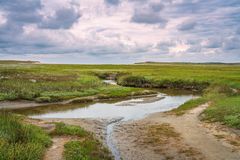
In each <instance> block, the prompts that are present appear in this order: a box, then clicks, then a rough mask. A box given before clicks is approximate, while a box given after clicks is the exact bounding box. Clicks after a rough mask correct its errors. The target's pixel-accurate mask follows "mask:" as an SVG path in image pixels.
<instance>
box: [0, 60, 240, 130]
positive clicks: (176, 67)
mask: <svg viewBox="0 0 240 160" xmlns="http://www.w3.org/2000/svg"><path fill="white" fill-rule="evenodd" d="M108 77H114V78H116V80H117V82H118V84H120V85H121V86H112V85H108V84H105V83H103V81H102V79H105V78H108ZM142 88H170V89H178V90H181V89H185V90H191V91H198V92H200V93H202V95H203V97H202V98H201V99H198V100H192V101H190V102H187V103H186V104H184V105H183V106H181V107H180V108H179V109H178V110H176V112H179V114H182V113H184V110H187V109H190V108H193V107H195V106H197V105H199V104H202V103H205V102H207V101H211V102H212V103H211V107H209V109H207V110H206V112H205V113H206V114H205V116H206V117H205V118H206V119H208V120H211V121H215V120H216V121H221V122H223V123H225V124H227V125H229V126H233V127H237V128H239V114H240V113H239V107H240V104H239V103H238V101H237V100H238V99H239V92H240V91H239V90H240V65H237V64H233V65H229V64H228V65H225V64H181V63H147V64H138V65H61V64H58V65H57V64H56V65H52V64H31V63H30V64H29V63H25V64H24V63H7V64H6V63H2V64H1V63H0V100H19V99H25V100H31V101H37V102H56V101H63V100H67V99H72V98H75V97H86V96H93V95H95V96H96V95H97V96H98V97H100V98H109V97H125V96H129V95H134V94H143V93H144V89H142ZM223 104H225V106H222V105H223ZM224 108H225V109H226V108H232V109H228V111H227V112H226V113H225V112H224V113H222V112H217V111H219V110H222V109H224ZM233 108H234V109H233ZM180 112H182V113H180ZM215 114H218V115H219V114H221V117H223V118H217V117H216V116H215ZM225 114H226V115H225Z"/></svg>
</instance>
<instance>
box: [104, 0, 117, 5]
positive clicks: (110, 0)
mask: <svg viewBox="0 0 240 160" xmlns="http://www.w3.org/2000/svg"><path fill="white" fill-rule="evenodd" d="M105 2H106V3H107V4H110V5H118V4H119V3H120V0H105Z"/></svg>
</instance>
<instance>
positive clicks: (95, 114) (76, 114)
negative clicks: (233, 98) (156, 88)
mask: <svg viewBox="0 0 240 160" xmlns="http://www.w3.org/2000/svg"><path fill="white" fill-rule="evenodd" d="M192 98H194V96H192V95H182V96H168V95H164V94H158V95H157V96H154V97H145V98H135V99H131V100H125V101H120V102H116V103H106V102H105V103H101V102H99V103H95V104H90V105H86V106H79V107H80V108H73V109H67V108H65V110H62V111H55V110H49V112H48V113H38V112H36V113H34V112H32V113H31V114H30V115H29V116H30V117H32V118H40V119H42V118H96V119H97V118H101V119H113V118H120V117H121V118H123V120H124V121H127V120H137V119H141V118H143V117H145V116H147V115H149V114H151V113H156V112H164V111H168V110H171V109H173V108H177V107H178V106H179V105H181V104H183V103H184V102H186V101H188V100H190V99H192Z"/></svg>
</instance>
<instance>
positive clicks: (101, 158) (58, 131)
mask: <svg viewBox="0 0 240 160" xmlns="http://www.w3.org/2000/svg"><path fill="white" fill-rule="evenodd" d="M52 135H57V136H74V137H78V138H79V140H78V141H77V140H76V141H70V142H67V143H66V144H65V145H64V148H65V149H64V158H65V159H66V160H112V156H111V155H110V152H109V151H108V150H107V149H106V148H105V147H104V146H103V145H102V144H101V143H100V142H99V141H98V140H97V139H96V138H95V137H94V136H93V134H92V133H89V132H87V131H85V130H84V129H82V128H81V127H79V126H73V125H66V124H64V123H56V128H55V130H54V131H53V132H52Z"/></svg>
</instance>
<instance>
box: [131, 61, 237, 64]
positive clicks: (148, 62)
mask: <svg viewBox="0 0 240 160" xmlns="http://www.w3.org/2000/svg"><path fill="white" fill-rule="evenodd" d="M134 64H212V65H240V62H239V63H223V62H201V63H194V62H153V61H146V62H137V63H134Z"/></svg>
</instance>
